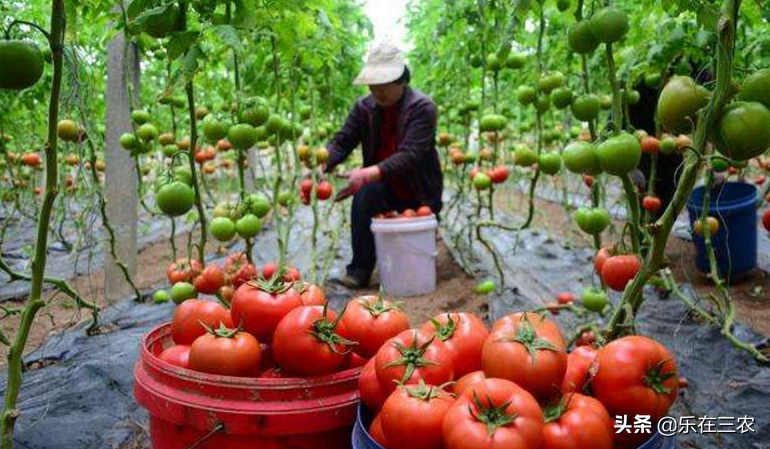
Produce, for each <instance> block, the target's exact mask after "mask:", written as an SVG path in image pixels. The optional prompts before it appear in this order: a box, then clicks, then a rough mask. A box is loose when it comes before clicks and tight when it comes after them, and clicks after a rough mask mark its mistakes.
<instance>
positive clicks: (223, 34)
mask: <svg viewBox="0 0 770 449" xmlns="http://www.w3.org/2000/svg"><path fill="white" fill-rule="evenodd" d="M212 30H213V31H214V34H216V35H217V36H218V37H219V38H220V39H221V40H222V42H224V43H225V45H227V46H228V47H230V49H231V50H234V51H236V52H238V51H241V49H242V48H243V41H242V40H241V36H240V35H239V34H238V30H236V29H235V27H234V26H232V25H216V26H214V27H212Z"/></svg>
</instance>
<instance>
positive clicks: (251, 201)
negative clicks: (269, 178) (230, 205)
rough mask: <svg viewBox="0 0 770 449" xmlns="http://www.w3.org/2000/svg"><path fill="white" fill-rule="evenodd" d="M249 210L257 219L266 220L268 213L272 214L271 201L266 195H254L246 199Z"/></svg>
mask: <svg viewBox="0 0 770 449" xmlns="http://www.w3.org/2000/svg"><path fill="white" fill-rule="evenodd" d="M246 201H247V204H248V205H249V210H250V211H251V213H252V214H254V215H256V216H257V218H264V217H265V216H266V215H267V213H268V212H270V200H268V199H267V197H266V196H265V195H262V194H260V193H252V194H251V195H249V196H247V197H246Z"/></svg>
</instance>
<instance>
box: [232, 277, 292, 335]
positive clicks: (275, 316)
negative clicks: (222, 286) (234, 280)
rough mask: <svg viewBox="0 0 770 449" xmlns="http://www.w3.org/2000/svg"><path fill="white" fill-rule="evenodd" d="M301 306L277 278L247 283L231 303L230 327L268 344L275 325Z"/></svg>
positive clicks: (290, 290)
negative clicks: (233, 325)
mask: <svg viewBox="0 0 770 449" xmlns="http://www.w3.org/2000/svg"><path fill="white" fill-rule="evenodd" d="M301 305H302V298H301V297H300V295H299V293H297V291H296V290H294V289H293V288H291V286H290V285H289V284H287V283H284V282H283V281H282V280H280V279H274V280H272V281H264V280H259V281H252V282H247V283H245V284H243V285H241V286H240V287H238V289H237V290H236V291H235V295H233V300H232V302H231V304H230V314H231V315H232V317H233V324H235V325H236V326H242V328H243V330H245V331H246V332H248V333H250V334H251V335H253V336H255V337H257V338H258V339H260V340H261V341H265V342H268V341H270V340H272V338H273V332H274V331H275V328H276V327H277V326H278V323H279V322H280V321H281V319H283V317H285V316H286V315H287V314H288V313H289V312H291V311H292V310H294V309H296V308H297V307H300V306H301Z"/></svg>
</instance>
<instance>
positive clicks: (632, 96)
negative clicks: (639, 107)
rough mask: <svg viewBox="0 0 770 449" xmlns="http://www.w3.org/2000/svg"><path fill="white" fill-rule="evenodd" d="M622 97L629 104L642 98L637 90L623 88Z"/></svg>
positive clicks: (633, 103) (636, 102)
mask: <svg viewBox="0 0 770 449" xmlns="http://www.w3.org/2000/svg"><path fill="white" fill-rule="evenodd" d="M623 99H625V100H626V103H628V104H630V105H631V106H633V105H636V104H639V101H641V99H642V95H641V94H640V93H639V91H638V90H634V89H631V90H625V91H623Z"/></svg>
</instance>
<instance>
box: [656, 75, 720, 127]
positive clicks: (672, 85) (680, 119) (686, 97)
mask: <svg viewBox="0 0 770 449" xmlns="http://www.w3.org/2000/svg"><path fill="white" fill-rule="evenodd" d="M706 104H708V91H706V90H705V89H704V88H702V87H700V86H698V85H697V84H695V81H694V80H693V79H692V78H690V77H688V76H675V77H673V78H671V79H670V80H669V82H668V83H667V84H666V87H664V88H663V91H662V92H661V93H660V98H659V99H658V120H659V121H660V123H661V125H663V127H664V128H665V129H667V130H669V131H671V132H673V133H677V134H684V133H688V132H689V131H690V130H691V129H692V126H693V122H695V119H696V118H697V113H698V110H699V109H701V108H702V107H704V106H706Z"/></svg>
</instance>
